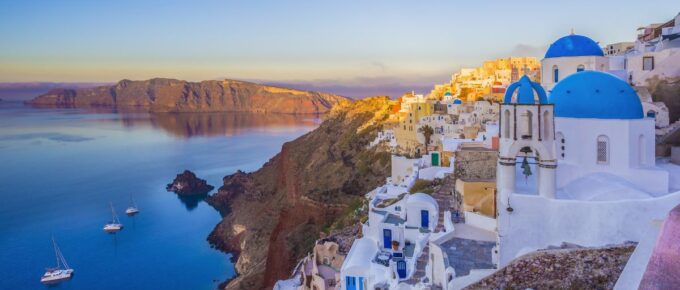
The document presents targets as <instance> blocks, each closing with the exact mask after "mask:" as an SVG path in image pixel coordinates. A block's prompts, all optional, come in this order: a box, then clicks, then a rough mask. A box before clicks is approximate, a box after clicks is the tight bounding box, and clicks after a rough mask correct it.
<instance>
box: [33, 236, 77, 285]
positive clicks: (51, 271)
mask: <svg viewBox="0 0 680 290" xmlns="http://www.w3.org/2000/svg"><path fill="white" fill-rule="evenodd" d="M52 244H53V245H54V253H55V255H56V256H57V266H56V267H54V268H48V269H47V270H46V271H45V274H43V276H42V277H41V278H40V283H43V284H56V283H59V282H61V281H64V280H68V279H71V276H72V275H73V269H72V268H71V267H69V266H68V264H67V263H66V259H65V258H64V255H62V254H61V250H59V246H57V242H56V241H55V240H54V237H52Z"/></svg>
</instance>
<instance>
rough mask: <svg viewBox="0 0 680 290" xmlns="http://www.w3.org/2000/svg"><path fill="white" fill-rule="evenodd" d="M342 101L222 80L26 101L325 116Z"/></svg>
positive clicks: (131, 84)
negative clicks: (318, 114)
mask: <svg viewBox="0 0 680 290" xmlns="http://www.w3.org/2000/svg"><path fill="white" fill-rule="evenodd" d="M347 102H349V100H348V99H347V98H345V97H341V96H337V95H332V94H325V93H317V92H308V91H299V90H293V89H285V88H279V87H272V86H264V85H259V84H254V83H249V82H242V81H234V80H223V81H202V82H198V83H196V82H187V81H182V80H174V79H151V80H146V81H130V80H122V81H120V82H118V83H117V84H115V85H113V86H100V87H95V88H83V89H54V90H51V91H49V92H48V93H46V94H43V95H40V96H38V97H36V98H35V99H33V100H31V101H30V102H29V103H30V104H35V105H56V106H66V107H76V106H137V107H145V108H148V110H150V111H153V112H270V113H292V114H311V113H325V112H327V111H329V110H330V109H331V107H333V106H334V105H336V104H340V103H347Z"/></svg>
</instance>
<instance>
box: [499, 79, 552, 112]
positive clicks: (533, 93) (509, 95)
mask: <svg viewBox="0 0 680 290" xmlns="http://www.w3.org/2000/svg"><path fill="white" fill-rule="evenodd" d="M515 91H517V95H516V96H515V98H514V99H513V95H514V94H515ZM536 101H538V103H539V104H545V103H547V102H548V97H547V96H546V94H545V90H543V87H541V85H540V84H538V83H535V82H532V81H531V80H530V79H529V77H527V76H526V75H525V76H523V77H522V78H520V79H519V81H517V82H515V83H513V84H512V85H510V86H509V87H508V89H507V90H505V97H503V103H506V104H510V103H517V104H524V105H527V104H528V105H531V104H536Z"/></svg>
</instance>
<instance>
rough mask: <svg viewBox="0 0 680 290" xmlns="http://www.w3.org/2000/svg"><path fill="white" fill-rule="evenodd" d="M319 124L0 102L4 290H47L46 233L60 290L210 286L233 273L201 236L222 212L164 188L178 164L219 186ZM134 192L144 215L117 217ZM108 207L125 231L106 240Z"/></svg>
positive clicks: (225, 257)
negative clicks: (62, 273) (60, 262)
mask: <svg viewBox="0 0 680 290" xmlns="http://www.w3.org/2000/svg"><path fill="white" fill-rule="evenodd" d="M317 125H318V118H315V117H309V116H307V117H295V116H291V115H257V114H235V113H217V114H216V113H207V114H199V113H196V114H148V113H145V112H130V111H125V112H121V111H116V110H112V109H99V110H95V109H55V108H40V109H38V108H31V107H27V106H24V105H22V104H19V103H6V102H5V103H2V102H0V273H1V274H0V289H45V288H50V287H47V286H43V285H42V284H40V282H39V279H40V276H41V275H42V274H43V272H44V268H45V267H49V266H53V265H54V264H55V263H56V262H55V258H54V252H53V250H52V244H51V237H52V236H54V237H55V239H56V240H57V243H58V244H59V246H60V247H61V250H62V252H63V254H64V256H65V257H66V260H67V261H68V263H69V264H70V265H71V267H73V268H74V269H75V275H74V277H73V279H72V280H70V281H66V282H63V283H61V284H60V285H58V286H56V287H55V288H56V289H214V288H215V287H216V286H217V285H218V283H220V282H221V281H224V280H226V279H228V278H230V277H232V276H233V275H234V268H233V265H232V264H231V262H230V261H229V255H226V254H224V253H221V252H219V251H217V250H214V249H211V248H210V246H209V244H208V242H207V241H206V237H207V236H208V234H209V233H210V231H211V230H212V228H213V227H214V226H215V225H216V224H217V223H218V222H219V220H220V216H219V214H218V212H217V211H215V210H214V209H213V208H212V207H210V206H209V205H208V204H206V203H205V202H203V201H202V200H182V199H180V198H178V197H177V196H176V195H175V194H174V193H169V192H166V191H165V185H166V184H167V183H169V182H170V181H171V180H172V178H174V176H175V175H176V174H177V173H179V172H181V171H182V170H184V169H189V170H192V171H194V172H195V173H196V174H197V175H198V176H199V177H201V178H204V179H207V180H208V182H209V183H210V184H211V185H214V186H216V187H219V186H220V185H221V179H222V177H223V176H224V175H226V174H230V173H233V172H234V171H236V170H237V169H242V170H246V171H252V170H255V169H257V168H259V167H260V166H261V165H262V164H263V163H264V162H266V161H267V160H268V159H269V158H271V157H272V156H274V155H275V154H276V153H277V152H278V151H279V150H280V148H281V145H282V144H283V143H284V142H286V141H290V140H293V139H295V138H296V137H298V136H300V135H302V134H304V133H306V132H308V131H310V130H312V129H313V128H315V127H316V126H317ZM131 196H132V197H133V198H134V199H135V201H136V203H137V205H138V206H139V208H140V210H141V213H140V214H139V215H137V216H135V217H128V216H126V215H125V214H124V212H123V211H124V210H125V208H126V207H127V206H128V205H129V202H130V197H131ZM109 202H112V203H113V205H114V207H115V208H116V211H117V213H118V216H119V218H120V219H121V221H122V223H123V224H124V226H125V228H124V230H123V231H121V232H120V233H118V234H115V235H114V234H106V233H104V232H103V231H102V226H103V225H104V224H105V223H106V222H107V221H109V220H110V219H111V213H110V209H109Z"/></svg>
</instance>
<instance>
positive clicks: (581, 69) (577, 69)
mask: <svg viewBox="0 0 680 290" xmlns="http://www.w3.org/2000/svg"><path fill="white" fill-rule="evenodd" d="M584 70H586V67H585V66H584V65H582V64H579V65H578V67H577V68H576V72H580V71H584Z"/></svg>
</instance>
